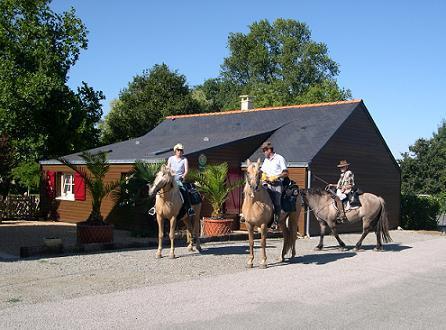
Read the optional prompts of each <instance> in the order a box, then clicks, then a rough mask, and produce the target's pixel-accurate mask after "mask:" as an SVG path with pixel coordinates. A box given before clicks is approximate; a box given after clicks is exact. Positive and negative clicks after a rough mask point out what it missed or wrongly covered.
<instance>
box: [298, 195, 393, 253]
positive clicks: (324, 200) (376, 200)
mask: <svg viewBox="0 0 446 330" xmlns="http://www.w3.org/2000/svg"><path fill="white" fill-rule="evenodd" d="M301 195H302V199H303V201H304V204H305V205H306V206H308V207H309V210H310V211H313V213H314V216H315V217H316V219H317V220H318V221H319V225H320V229H321V232H320V240H319V244H318V245H317V246H316V248H315V250H322V248H323V246H324V233H325V229H326V228H327V226H328V227H329V228H330V229H331V232H332V233H333V236H334V237H335V238H336V240H337V241H338V243H339V247H340V249H341V250H343V251H345V250H347V248H346V246H345V243H344V242H343V241H342V240H341V239H340V237H339V235H338V232H337V229H336V218H337V214H338V210H337V208H336V207H335V201H334V199H333V197H332V194H331V193H329V192H327V191H325V190H320V189H303V190H301ZM359 200H360V202H361V206H360V207H359V208H357V209H351V210H349V211H347V212H346V216H347V219H348V222H349V223H354V222H358V221H362V235H361V238H360V239H359V241H358V242H357V243H356V245H355V248H354V250H355V251H359V250H360V249H361V246H362V241H363V240H364V238H365V237H366V236H367V234H368V233H369V232H370V231H371V230H374V231H375V233H376V247H375V249H374V250H375V251H382V250H383V244H382V241H384V243H388V242H391V241H392V239H391V237H390V234H389V221H388V218H387V213H386V206H385V202H384V199H383V198H382V197H379V196H376V195H374V194H371V193H364V194H362V195H360V196H359Z"/></svg>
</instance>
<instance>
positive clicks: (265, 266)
mask: <svg viewBox="0 0 446 330" xmlns="http://www.w3.org/2000/svg"><path fill="white" fill-rule="evenodd" d="M259 268H260V269H266V268H267V265H266V264H260V265H259Z"/></svg>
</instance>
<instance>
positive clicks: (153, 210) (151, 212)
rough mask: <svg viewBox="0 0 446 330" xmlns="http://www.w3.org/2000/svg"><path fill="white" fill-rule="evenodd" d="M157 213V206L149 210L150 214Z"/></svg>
mask: <svg viewBox="0 0 446 330" xmlns="http://www.w3.org/2000/svg"><path fill="white" fill-rule="evenodd" d="M155 214H156V210H155V207H152V208H151V209H150V210H149V215H155Z"/></svg>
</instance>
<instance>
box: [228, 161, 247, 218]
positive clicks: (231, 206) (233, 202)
mask: <svg viewBox="0 0 446 330" xmlns="http://www.w3.org/2000/svg"><path fill="white" fill-rule="evenodd" d="M241 179H243V173H242V171H241V169H240V168H233V169H230V170H229V173H228V180H229V182H230V183H234V182H236V181H239V180H241ZM242 190H243V187H239V188H236V189H234V190H232V191H231V192H230V193H229V196H228V200H227V201H226V203H225V206H226V213H227V214H237V215H238V214H240V208H241V203H242Z"/></svg>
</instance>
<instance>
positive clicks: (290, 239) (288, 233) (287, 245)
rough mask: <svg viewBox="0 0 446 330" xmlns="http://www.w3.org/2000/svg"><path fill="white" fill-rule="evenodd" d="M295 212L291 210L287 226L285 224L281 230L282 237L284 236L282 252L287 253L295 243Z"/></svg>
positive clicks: (296, 218)
mask: <svg viewBox="0 0 446 330" xmlns="http://www.w3.org/2000/svg"><path fill="white" fill-rule="evenodd" d="M297 220H298V217H297V213H296V212H291V213H289V215H288V226H285V228H284V230H283V238H284V242H283V244H284V246H283V251H284V253H285V254H286V253H288V252H289V251H290V250H292V249H293V246H294V244H295V243H296V239H297Z"/></svg>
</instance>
